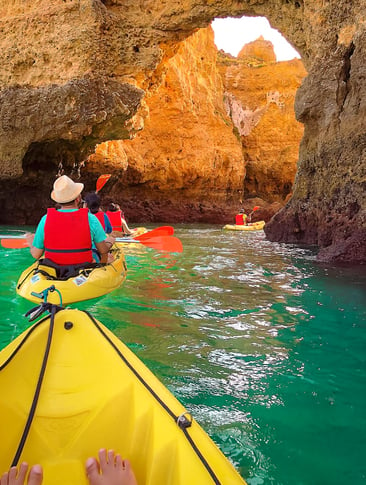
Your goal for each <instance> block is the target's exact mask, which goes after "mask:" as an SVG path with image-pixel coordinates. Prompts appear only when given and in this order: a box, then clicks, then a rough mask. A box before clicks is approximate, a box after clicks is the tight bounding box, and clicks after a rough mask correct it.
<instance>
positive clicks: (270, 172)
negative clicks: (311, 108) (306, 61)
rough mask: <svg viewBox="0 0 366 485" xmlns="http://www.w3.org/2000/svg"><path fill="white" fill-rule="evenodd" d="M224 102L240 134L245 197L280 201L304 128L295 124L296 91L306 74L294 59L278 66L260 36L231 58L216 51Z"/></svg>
mask: <svg viewBox="0 0 366 485" xmlns="http://www.w3.org/2000/svg"><path fill="white" fill-rule="evenodd" d="M218 64H219V67H220V72H221V75H222V78H223V80H224V89H225V98H226V99H225V104H226V107H227V111H228V112H229V113H230V116H231V118H232V121H233V123H234V126H235V128H236V130H237V132H238V134H239V135H240V138H241V142H242V146H243V154H244V159H245V165H246V178H245V181H244V198H248V197H260V198H262V199H264V200H266V201H268V202H275V201H277V202H283V201H284V200H285V199H286V197H287V196H288V195H289V194H290V192H291V191H292V185H293V182H294V179H295V174H296V168H297V160H298V149H299V144H300V140H301V138H302V135H303V125H302V124H301V123H299V122H297V121H296V120H295V112H294V101H295V95H296V91H297V89H298V88H299V86H300V84H301V81H302V79H303V78H304V77H305V75H306V71H305V68H304V66H303V63H302V62H301V61H300V60H298V59H294V60H292V61H286V62H276V56H275V53H274V50H273V46H272V44H271V43H270V42H269V41H265V40H263V38H260V39H258V40H256V41H254V42H251V43H249V44H247V45H246V46H244V47H243V49H242V50H241V51H240V53H239V55H238V59H235V58H233V57H231V56H229V55H225V54H224V53H220V56H219V61H218Z"/></svg>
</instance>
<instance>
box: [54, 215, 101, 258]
mask: <svg viewBox="0 0 366 485" xmlns="http://www.w3.org/2000/svg"><path fill="white" fill-rule="evenodd" d="M88 213H89V210H88V209H79V210H77V211H73V212H60V211H58V210H56V209H48V210H47V217H46V223H45V226H44V247H45V253H44V255H45V257H46V258H48V259H50V260H51V261H53V262H55V263H56V264H64V265H67V264H80V263H92V262H93V253H92V239H91V234H90V227H89V220H88Z"/></svg>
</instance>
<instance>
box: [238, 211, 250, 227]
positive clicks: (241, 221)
mask: <svg viewBox="0 0 366 485" xmlns="http://www.w3.org/2000/svg"><path fill="white" fill-rule="evenodd" d="M246 223H247V215H246V214H245V211H244V209H240V211H239V214H236V216H235V224H236V225H237V226H245V224H246Z"/></svg>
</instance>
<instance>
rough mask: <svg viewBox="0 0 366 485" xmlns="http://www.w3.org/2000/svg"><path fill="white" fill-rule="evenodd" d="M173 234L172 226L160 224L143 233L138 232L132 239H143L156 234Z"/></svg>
mask: <svg viewBox="0 0 366 485" xmlns="http://www.w3.org/2000/svg"><path fill="white" fill-rule="evenodd" d="M173 234H174V227H172V226H160V227H157V228H156V229H152V230H151V231H148V232H144V234H140V235H139V236H135V237H133V236H132V237H133V239H137V240H138V241H144V240H145V239H150V238H151V237H157V236H172V235H173Z"/></svg>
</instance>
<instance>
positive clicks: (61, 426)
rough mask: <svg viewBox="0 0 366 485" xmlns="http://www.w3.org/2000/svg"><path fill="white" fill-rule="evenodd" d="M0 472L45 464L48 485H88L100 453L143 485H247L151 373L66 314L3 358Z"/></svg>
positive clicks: (47, 321)
mask: <svg viewBox="0 0 366 485" xmlns="http://www.w3.org/2000/svg"><path fill="white" fill-rule="evenodd" d="M0 429H1V430H3V433H2V437H1V440H0V470H8V469H9V467H10V466H11V465H12V463H14V464H16V463H20V462H22V461H27V462H28V463H30V464H35V463H40V464H42V466H43V468H44V481H43V485H87V479H86V476H85V470H84V463H85V460H86V459H87V458H88V457H89V456H95V455H96V453H97V450H98V449H100V448H106V449H114V450H116V451H117V452H118V453H120V454H121V455H122V457H123V458H127V459H129V460H130V462H131V464H132V467H133V470H134V472H135V475H136V478H137V481H138V484H139V485H196V484H197V485H212V484H216V485H219V484H222V485H239V484H242V485H243V484H244V483H245V482H244V480H243V479H242V478H241V477H240V475H239V474H238V473H237V471H236V470H235V469H234V467H233V466H232V465H231V463H230V462H229V461H228V460H227V458H226V457H225V456H224V455H223V454H222V452H221V451H220V450H219V449H218V447H217V446H216V445H215V444H214V442H213V441H212V440H211V439H210V438H209V436H208V435H207V434H206V433H205V432H204V431H203V429H202V428H201V427H200V426H199V425H198V423H197V422H196V421H195V420H194V419H192V418H191V417H190V415H189V414H188V413H187V412H186V409H185V408H184V407H183V406H182V405H181V404H180V403H179V402H178V401H177V399H176V398H175V397H174V396H173V395H172V394H171V393H170V392H169V391H168V390H167V389H166V387H164V386H163V384H162V383H161V382H160V381H159V380H158V379H157V378H156V377H155V376H154V375H153V374H152V373H151V372H150V371H149V369H147V367H146V366H145V365H144V364H143V363H142V362H141V361H140V360H139V359H138V358H137V357H136V356H135V355H134V354H133V353H132V352H131V351H130V350H129V349H128V348H127V347H126V346H125V345H124V344H123V343H122V342H121V341H120V340H119V339H118V338H117V337H116V336H115V335H114V334H113V333H112V332H110V331H109V330H108V329H107V328H106V327H104V326H103V325H102V324H101V323H100V322H98V321H97V320H95V319H94V318H93V317H92V316H91V315H90V314H89V313H87V312H82V311H79V310H75V309H70V308H69V309H63V310H60V311H58V312H57V313H56V314H55V315H54V316H52V317H50V316H47V317H45V318H43V319H41V320H40V321H39V322H37V323H35V324H34V325H33V326H32V327H30V328H29V329H28V330H26V331H25V332H23V333H22V334H21V335H20V336H19V337H18V338H16V339H15V340H14V341H13V342H12V343H10V344H9V345H8V346H7V347H6V348H5V349H3V350H2V351H1V352H0Z"/></svg>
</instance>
